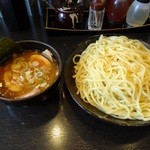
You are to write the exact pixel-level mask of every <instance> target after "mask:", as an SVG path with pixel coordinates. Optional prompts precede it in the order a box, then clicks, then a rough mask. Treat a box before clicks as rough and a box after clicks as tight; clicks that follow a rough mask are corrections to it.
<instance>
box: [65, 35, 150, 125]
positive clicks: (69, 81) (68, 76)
mask: <svg viewBox="0 0 150 150" xmlns="http://www.w3.org/2000/svg"><path fill="white" fill-rule="evenodd" d="M99 36H100V35H97V36H93V37H90V38H88V39H86V40H84V41H83V42H81V43H80V44H78V45H77V46H75V47H74V51H73V53H71V55H70V56H69V58H68V60H67V62H66V66H65V74H64V75H65V82H66V85H67V88H68V90H69V92H70V94H71V97H72V98H73V99H74V101H75V102H76V103H77V104H78V105H79V106H80V107H81V108H82V109H83V110H85V111H86V112H87V113H89V114H90V115H93V116H95V117H97V118H98V119H100V120H103V121H105V122H109V123H112V124H115V125H121V126H146V125H149V124H150V121H140V120H122V119H117V118H114V117H112V116H110V115H107V114H105V113H103V112H101V111H100V110H98V109H97V108H95V107H93V106H92V105H90V104H88V103H85V102H84V101H83V100H82V99H81V97H80V95H77V94H76V92H77V88H76V85H75V80H74V78H73V77H72V76H73V74H74V64H73V61H72V59H73V57H74V55H76V54H80V53H81V52H82V51H84V50H85V49H86V48H87V46H88V45H89V44H90V43H93V42H95V41H96V40H97V39H98V38H99ZM144 44H145V45H146V46H148V47H150V45H149V44H147V43H144Z"/></svg>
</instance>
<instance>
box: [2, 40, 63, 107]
mask: <svg viewBox="0 0 150 150" xmlns="http://www.w3.org/2000/svg"><path fill="white" fill-rule="evenodd" d="M16 43H17V44H19V45H20V46H21V48H22V50H21V51H19V52H13V53H11V54H10V55H9V56H5V57H4V58H3V60H2V59H1V62H0V67H1V66H4V64H5V63H8V61H9V59H11V58H12V57H13V56H14V55H16V53H17V54H18V53H19V54H21V53H24V52H26V51H32V52H34V51H35V50H36V51H37V50H38V53H42V58H43V57H44V61H45V59H47V61H49V59H52V60H53V61H54V62H55V64H56V65H57V73H56V74H57V75H56V77H55V78H54V79H53V82H52V83H51V84H49V85H46V88H45V89H44V90H42V91H40V92H38V93H36V92H35V93H34V94H31V93H32V92H31V93H30V92H29V93H30V94H26V96H23V97H22V96H20V97H18V98H14V97H13V98H10V97H6V96H4V95H2V93H0V100H1V101H3V102H4V103H6V104H7V105H15V106H20V105H23V106H26V105H30V104H36V103H39V102H43V101H45V100H46V99H48V97H49V96H51V95H52V94H54V92H55V91H56V89H57V88H58V86H59V83H60V82H59V81H60V75H61V71H62V61H61V58H60V56H59V54H58V52H57V51H56V50H55V49H54V48H53V47H52V46H50V45H48V44H46V43H43V42H40V41H34V40H23V41H18V42H16ZM45 50H48V54H47V53H46V55H45V52H44V51H45ZM43 52H44V55H43ZM49 52H50V56H51V57H50V58H49ZM45 56H46V57H45ZM39 58H41V57H39ZM34 59H35V60H34ZM37 59H38V57H37V58H36V57H35V56H34V57H33V60H34V62H33V64H34V68H38V65H39V63H37ZM25 60H26V59H25ZM42 61H43V59H42ZM42 61H41V63H43V62H42ZM47 61H46V62H47ZM48 64H49V63H48ZM19 65H20V64H19ZM42 65H43V66H42V67H43V68H44V67H45V66H44V64H42ZM15 67H17V66H15ZM18 67H20V66H18ZM24 68H26V67H24ZM15 69H17V68H15ZM30 70H31V69H30ZM35 70H36V69H35ZM47 70H49V68H48V69H47ZM31 72H32V71H31ZM31 72H30V71H29V69H27V70H26V71H25V73H24V74H25V76H24V78H25V77H26V76H27V77H28V78H29V79H30V78H31V76H30V75H31ZM35 72H36V71H35ZM46 72H47V71H46ZM51 73H53V71H51ZM8 74H9V73H8ZM38 75H39V76H43V78H45V76H46V77H47V78H49V77H51V75H50V74H49V75H45V76H44V73H43V75H41V74H40V73H39V72H38V71H37V73H36V76H38ZM6 76H7V75H6ZM8 78H9V77H8ZM39 78H40V77H38V79H39ZM43 78H42V79H41V82H44V84H42V86H41V87H44V86H45V84H46V82H45V81H42V80H43ZM23 80H26V79H23ZM3 82H4V81H3ZM31 83H32V82H31ZM1 85H2V84H1ZM4 86H6V82H4ZM9 86H10V84H9V83H8V87H9ZM26 86H27V85H26ZM0 88H1V87H0ZM25 88H26V87H25ZM25 88H24V90H25ZM36 88H37V85H36V87H34V89H36ZM11 89H12V90H14V89H16V90H17V86H14V88H13V87H11ZM9 90H10V89H9ZM14 91H15V90H14ZM35 91H36V90H35ZM15 92H16V91H15ZM20 93H21V92H20Z"/></svg>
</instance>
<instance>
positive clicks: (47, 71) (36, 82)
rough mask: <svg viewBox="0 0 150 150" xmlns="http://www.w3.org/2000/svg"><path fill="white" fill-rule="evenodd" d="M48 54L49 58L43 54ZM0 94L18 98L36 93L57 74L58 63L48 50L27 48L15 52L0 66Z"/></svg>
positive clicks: (43, 88)
mask: <svg viewBox="0 0 150 150" xmlns="http://www.w3.org/2000/svg"><path fill="white" fill-rule="evenodd" d="M46 53H47V54H49V55H47V56H49V57H50V58H49V59H48V58H46V57H45V56H44V55H45V54H46ZM0 72H1V73H0V94H1V95H2V96H3V97H6V98H10V99H18V98H23V97H27V96H31V95H34V94H38V93H40V92H42V91H44V90H45V89H46V88H48V87H49V86H50V85H52V84H53V82H54V81H55V80H56V78H57V76H58V65H57V62H56V61H55V59H54V58H53V57H52V54H51V52H50V51H48V50H45V51H43V52H42V53H41V52H40V51H39V50H34V51H33V50H28V51H25V52H23V53H16V54H14V55H13V57H11V58H10V59H8V61H6V62H5V63H4V64H3V65H2V66H0Z"/></svg>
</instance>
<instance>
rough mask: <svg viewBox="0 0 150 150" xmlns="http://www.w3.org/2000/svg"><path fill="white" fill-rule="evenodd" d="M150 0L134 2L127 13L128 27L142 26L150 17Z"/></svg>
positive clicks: (136, 0)
mask: <svg viewBox="0 0 150 150" xmlns="http://www.w3.org/2000/svg"><path fill="white" fill-rule="evenodd" d="M149 13H150V0H134V2H133V3H132V4H131V6H130V7H129V10H128V12H127V17H126V22H127V24H128V25H130V26H133V27H137V26H142V25H143V24H144V23H145V22H146V20H147V19H148V17H149Z"/></svg>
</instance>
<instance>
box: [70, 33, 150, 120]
mask: <svg viewBox="0 0 150 150" xmlns="http://www.w3.org/2000/svg"><path fill="white" fill-rule="evenodd" d="M73 62H74V71H75V72H74V75H73V78H75V84H76V87H77V94H80V96H81V98H82V99H83V101H84V102H87V103H89V104H91V105H92V106H94V107H96V108H97V109H99V110H100V111H103V112H105V113H106V114H109V115H111V116H113V117H116V118H120V119H131V120H143V121H148V120H150V50H149V49H148V48H147V47H145V46H144V45H143V43H142V42H140V41H139V40H136V39H129V38H127V37H126V36H109V37H106V36H103V35H102V36H100V38H99V39H98V40H97V41H96V42H95V43H91V44H90V45H89V46H88V47H87V48H86V49H85V50H84V51H83V52H82V53H81V54H77V55H75V56H74V58H73Z"/></svg>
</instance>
